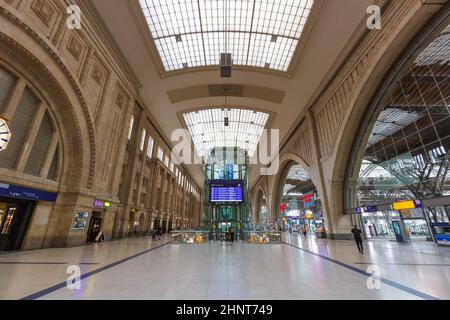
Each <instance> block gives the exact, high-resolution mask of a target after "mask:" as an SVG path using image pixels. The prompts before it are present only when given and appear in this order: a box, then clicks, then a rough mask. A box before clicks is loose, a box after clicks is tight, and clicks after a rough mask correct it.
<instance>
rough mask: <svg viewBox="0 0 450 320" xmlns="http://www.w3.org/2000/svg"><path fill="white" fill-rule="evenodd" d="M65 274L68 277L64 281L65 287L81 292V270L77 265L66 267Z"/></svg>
mask: <svg viewBox="0 0 450 320" xmlns="http://www.w3.org/2000/svg"><path fill="white" fill-rule="evenodd" d="M66 273H67V274H69V277H68V278H67V281H66V287H67V289H69V290H81V268H80V266H77V265H71V266H68V267H67V270H66Z"/></svg>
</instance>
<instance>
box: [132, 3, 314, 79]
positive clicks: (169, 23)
mask: <svg viewBox="0 0 450 320" xmlns="http://www.w3.org/2000/svg"><path fill="white" fill-rule="evenodd" d="M139 2H140V5H141V8H142V10H143V12H144V16H145V18H146V20H147V23H148V25H149V28H150V31H151V33H152V36H153V39H154V41H155V45H156V47H157V49H158V52H159V55H160V57H161V60H162V63H163V65H164V68H165V70H166V71H174V70H179V69H183V68H191V67H201V66H211V65H218V64H219V60H220V54H221V53H225V52H228V53H231V54H232V59H233V64H234V65H241V66H252V67H261V68H268V69H273V70H277V71H282V72H286V71H287V70H288V68H289V65H290V63H291V60H292V57H293V55H294V51H295V49H296V47H297V44H298V41H299V39H300V36H301V34H302V31H303V28H304V26H305V24H306V21H307V18H308V16H309V13H310V11H311V7H312V5H313V2H314V0H282V1H280V0H214V1H213V0H139ZM225 8H226V9H225ZM225 13H227V14H225ZM225 17H227V18H225ZM226 43H227V48H225V44H226Z"/></svg>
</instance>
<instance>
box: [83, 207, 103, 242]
mask: <svg viewBox="0 0 450 320" xmlns="http://www.w3.org/2000/svg"><path fill="white" fill-rule="evenodd" d="M100 215H101V213H100V212H93V213H92V217H91V223H89V230H88V235H87V242H88V243H90V242H95V238H96V237H97V235H98V233H99V232H100V228H101V226H102V218H100Z"/></svg>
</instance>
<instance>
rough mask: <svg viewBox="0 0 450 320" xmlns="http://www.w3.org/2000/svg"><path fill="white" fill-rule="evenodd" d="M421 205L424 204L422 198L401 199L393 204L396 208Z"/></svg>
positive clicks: (413, 207) (402, 208)
mask: <svg viewBox="0 0 450 320" xmlns="http://www.w3.org/2000/svg"><path fill="white" fill-rule="evenodd" d="M421 207H422V204H421V203H420V200H410V201H400V202H394V203H393V204H392V208H393V209H394V210H405V209H415V208H421Z"/></svg>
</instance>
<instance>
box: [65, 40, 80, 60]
mask: <svg viewBox="0 0 450 320" xmlns="http://www.w3.org/2000/svg"><path fill="white" fill-rule="evenodd" d="M67 50H68V51H69V52H70V53H71V54H72V56H73V57H74V58H75V59H77V61H80V57H81V54H82V53H83V45H82V44H81V42H80V41H79V40H78V39H77V38H76V37H75V36H72V37H71V38H70V40H69V43H68V44H67Z"/></svg>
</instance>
